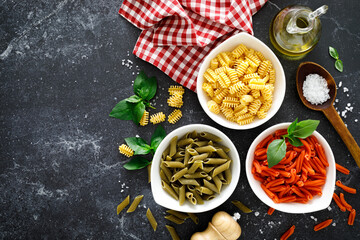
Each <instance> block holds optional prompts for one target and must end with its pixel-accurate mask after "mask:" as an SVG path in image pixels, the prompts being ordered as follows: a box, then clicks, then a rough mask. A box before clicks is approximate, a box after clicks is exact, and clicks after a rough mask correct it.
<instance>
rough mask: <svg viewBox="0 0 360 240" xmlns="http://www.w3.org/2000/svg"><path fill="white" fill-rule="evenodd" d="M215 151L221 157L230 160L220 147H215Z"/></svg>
mask: <svg viewBox="0 0 360 240" xmlns="http://www.w3.org/2000/svg"><path fill="white" fill-rule="evenodd" d="M216 153H217V154H218V155H219V156H220V157H221V158H225V159H227V160H230V157H229V156H228V155H227V154H226V152H225V151H224V150H223V149H222V148H216Z"/></svg>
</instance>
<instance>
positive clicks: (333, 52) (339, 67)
mask: <svg viewBox="0 0 360 240" xmlns="http://www.w3.org/2000/svg"><path fill="white" fill-rule="evenodd" d="M329 54H330V56H331V57H332V58H334V59H335V60H336V61H335V68H336V69H337V70H338V71H339V72H343V70H344V66H343V63H342V61H341V60H340V59H339V54H338V52H337V51H336V49H335V48H333V47H330V46H329Z"/></svg>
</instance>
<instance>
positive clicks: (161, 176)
mask: <svg viewBox="0 0 360 240" xmlns="http://www.w3.org/2000/svg"><path fill="white" fill-rule="evenodd" d="M160 179H161V180H163V181H165V182H166V183H167V184H170V180H169V179H168V178H167V176H166V174H165V173H164V170H162V169H160Z"/></svg>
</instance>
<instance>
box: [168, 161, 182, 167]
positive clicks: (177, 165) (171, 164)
mask: <svg viewBox="0 0 360 240" xmlns="http://www.w3.org/2000/svg"><path fill="white" fill-rule="evenodd" d="M164 166H165V167H167V168H184V167H185V165H184V164H183V163H182V162H173V161H164Z"/></svg>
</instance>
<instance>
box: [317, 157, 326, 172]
mask: <svg viewBox="0 0 360 240" xmlns="http://www.w3.org/2000/svg"><path fill="white" fill-rule="evenodd" d="M314 164H315V165H316V166H317V168H318V169H319V171H320V173H321V174H323V175H326V170H325V167H324V166H323V164H322V162H321V160H320V159H319V158H317V157H314Z"/></svg>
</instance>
